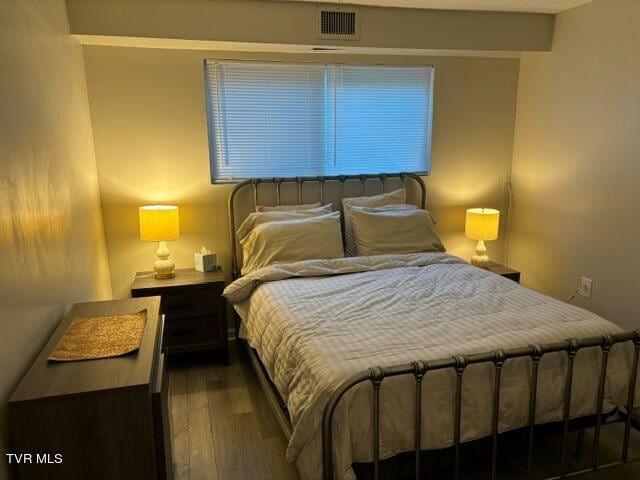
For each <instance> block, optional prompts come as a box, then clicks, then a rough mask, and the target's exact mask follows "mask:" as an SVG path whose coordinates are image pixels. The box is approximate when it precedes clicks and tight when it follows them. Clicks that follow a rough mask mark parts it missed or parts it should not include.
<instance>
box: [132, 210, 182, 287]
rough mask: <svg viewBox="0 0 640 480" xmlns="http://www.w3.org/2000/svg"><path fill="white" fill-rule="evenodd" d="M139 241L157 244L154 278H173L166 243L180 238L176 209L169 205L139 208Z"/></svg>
mask: <svg viewBox="0 0 640 480" xmlns="http://www.w3.org/2000/svg"><path fill="white" fill-rule="evenodd" d="M139 214H140V239H141V240H146V241H148V242H159V243H158V250H157V251H156V255H157V258H156V261H155V262H153V270H154V271H155V272H156V278H173V277H174V276H175V267H176V264H175V262H174V261H173V260H172V259H171V258H169V249H168V248H167V243H166V242H167V241H169V240H177V239H178V238H180V222H179V219H178V207H174V206H170V205H149V206H144V207H140V209H139Z"/></svg>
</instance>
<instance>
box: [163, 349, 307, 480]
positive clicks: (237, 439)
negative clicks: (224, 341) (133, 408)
mask: <svg viewBox="0 0 640 480" xmlns="http://www.w3.org/2000/svg"><path fill="white" fill-rule="evenodd" d="M179 360H182V361H183V362H184V360H186V359H179ZM188 360H189V362H188V363H183V362H180V363H178V362H176V361H174V362H172V365H171V367H170V371H169V372H170V375H169V379H170V384H169V389H170V409H171V434H172V447H173V470H174V478H175V480H184V479H190V480H206V479H219V480H254V479H255V480H295V479H298V478H299V477H298V473H297V470H296V468H295V466H294V465H293V464H291V463H289V462H287V460H286V458H285V450H286V440H285V438H284V435H283V434H282V430H281V429H280V426H279V425H278V424H277V423H276V420H275V419H274V417H273V414H272V413H271V409H270V407H269V405H268V404H267V399H266V397H265V396H264V393H263V392H262V390H261V389H260V385H259V383H258V379H257V377H256V376H255V373H254V372H253V370H252V367H251V364H250V363H249V359H248V357H246V354H245V353H244V352H241V353H240V354H238V349H237V348H236V345H235V343H231V345H230V365H229V366H228V367H225V366H223V365H222V364H221V363H220V362H211V361H208V359H207V357H202V358H200V359H198V358H195V359H194V358H193V357H191V358H189V359H188Z"/></svg>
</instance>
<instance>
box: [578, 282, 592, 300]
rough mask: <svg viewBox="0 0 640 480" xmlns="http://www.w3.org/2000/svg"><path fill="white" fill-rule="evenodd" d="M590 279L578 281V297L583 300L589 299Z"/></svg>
mask: <svg viewBox="0 0 640 480" xmlns="http://www.w3.org/2000/svg"><path fill="white" fill-rule="evenodd" d="M591 283H592V281H591V279H590V278H587V277H582V280H580V292H579V293H580V296H581V297H585V298H591Z"/></svg>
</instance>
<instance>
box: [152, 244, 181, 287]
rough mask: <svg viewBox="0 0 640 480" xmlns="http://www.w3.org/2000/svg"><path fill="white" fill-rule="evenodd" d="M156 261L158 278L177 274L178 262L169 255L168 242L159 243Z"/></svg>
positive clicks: (155, 266)
mask: <svg viewBox="0 0 640 480" xmlns="http://www.w3.org/2000/svg"><path fill="white" fill-rule="evenodd" d="M156 256H157V257H158V258H156V261H155V262H153V271H154V272H156V278H157V279H167V278H173V277H175V276H176V272H175V270H176V263H175V262H174V261H173V259H172V258H170V257H169V248H168V247H167V243H166V242H159V243H158V250H157V251H156Z"/></svg>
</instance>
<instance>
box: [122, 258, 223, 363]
mask: <svg viewBox="0 0 640 480" xmlns="http://www.w3.org/2000/svg"><path fill="white" fill-rule="evenodd" d="M224 287H225V280H224V275H223V274H222V270H221V269H218V270H216V271H214V272H198V271H197V270H195V269H193V268H179V269H176V276H175V277H174V278H169V279H156V278H155V277H154V275H153V272H138V273H136V276H135V279H134V280H133V284H132V285H131V296H132V297H134V298H135V297H149V296H154V295H160V296H161V297H162V312H163V313H164V314H165V336H164V338H165V346H166V347H167V350H168V352H169V353H177V352H189V351H196V350H214V349H219V350H222V351H223V352H224V358H225V363H228V359H229V357H228V332H227V309H226V304H225V301H224V298H223V297H222V291H223V290H224Z"/></svg>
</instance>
